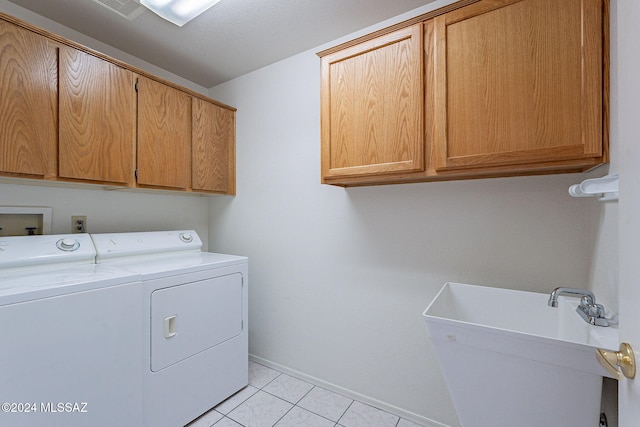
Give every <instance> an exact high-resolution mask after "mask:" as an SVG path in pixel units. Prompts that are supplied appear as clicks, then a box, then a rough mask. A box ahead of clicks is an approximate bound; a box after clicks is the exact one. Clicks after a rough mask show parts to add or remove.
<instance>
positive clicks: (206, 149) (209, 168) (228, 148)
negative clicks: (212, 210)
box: [191, 98, 236, 194]
mask: <svg viewBox="0 0 640 427" xmlns="http://www.w3.org/2000/svg"><path fill="white" fill-rule="evenodd" d="M192 112H193V130H192V141H193V143H192V146H191V150H192V158H191V165H192V166H191V170H192V176H191V186H192V188H193V190H194V191H200V190H202V191H210V192H215V193H222V194H235V193H236V184H235V176H236V173H235V167H236V166H235V165H236V155H235V145H236V144H235V137H236V132H235V129H236V116H235V114H234V112H233V111H231V110H228V109H226V108H222V107H220V106H218V105H215V104H212V103H210V102H206V101H204V100H202V99H198V98H194V99H193V106H192Z"/></svg>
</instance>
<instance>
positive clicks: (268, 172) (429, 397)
mask: <svg viewBox="0 0 640 427" xmlns="http://www.w3.org/2000/svg"><path fill="white" fill-rule="evenodd" d="M439 5H442V3H438V4H437V6H439ZM425 10H426V8H422V9H420V10H418V11H416V12H415V14H418V13H422V12H424V11H425ZM406 18H407V16H402V17H400V18H398V19H396V20H392V21H388V22H385V23H381V24H380V25H378V26H376V28H379V27H383V26H386V25H389V24H391V23H393V22H397V21H399V20H402V19H406ZM376 28H369V29H365V30H363V31H362V32H359V33H358V34H362V33H365V32H369V31H371V30H373V29H376ZM353 36H355V35H352V36H350V37H347V38H351V37H353ZM337 42H338V41H336V43H337ZM332 44H334V43H332ZM328 46H329V45H326V46H319V47H318V48H316V49H313V50H311V51H308V52H305V53H302V54H299V55H297V56H294V57H291V58H289V59H286V60H284V61H281V62H279V63H277V64H274V65H272V66H269V67H266V68H263V69H261V70H258V71H256V72H253V73H251V74H248V75H245V76H243V77H240V78H237V79H235V80H232V81H230V82H227V83H225V84H223V85H220V86H218V87H216V88H213V89H212V91H211V95H212V96H214V97H216V98H217V99H220V100H221V101H222V102H226V103H229V104H231V105H234V106H236V107H237V108H238V113H237V193H238V195H237V196H236V197H235V198H230V197H228V198H216V199H212V200H211V201H210V213H211V216H210V217H211V222H210V246H211V248H212V249H213V250H215V251H220V252H229V253H237V254H244V255H247V256H249V258H250V261H249V265H250V293H249V300H250V302H249V304H250V309H249V310H250V312H249V319H250V320H249V321H250V352H251V353H252V354H253V355H254V356H256V357H257V358H260V359H262V360H265V361H268V362H269V363H273V364H277V365H280V366H282V367H285V368H286V369H291V370H293V371H297V372H299V373H302V374H304V375H307V376H309V377H312V378H315V379H316V380H317V381H319V382H320V383H321V384H324V385H325V386H327V387H330V388H334V389H336V390H341V391H343V392H346V393H348V394H351V395H354V396H355V395H358V394H360V395H362V396H360V397H361V398H363V399H364V400H365V401H368V402H371V403H375V404H377V405H379V406H382V407H384V408H386V409H391V410H394V411H396V413H398V414H400V415H403V416H406V417H408V418H411V419H413V420H415V421H421V422H423V423H425V424H426V423H427V422H428V421H429V420H431V421H433V422H434V423H443V424H445V425H451V426H454V425H458V422H457V419H456V415H455V411H454V409H453V407H452V404H451V402H450V399H449V396H448V393H447V389H446V386H445V384H444V381H443V378H442V375H441V371H440V367H439V365H438V363H437V361H436V359H435V355H434V351H433V348H432V345H431V343H430V342H429V340H428V338H427V336H426V332H425V329H424V325H423V321H422V317H421V313H422V311H423V310H424V308H425V307H426V306H427V304H428V303H429V302H430V301H431V299H432V298H433V297H434V296H435V294H436V292H437V291H438V289H439V288H440V287H441V286H442V284H443V283H444V282H446V281H461V282H467V283H475V284H483V285H490V286H499V287H507V288H515V289H525V290H532V291H539V292H549V291H550V290H551V289H553V288H554V287H556V286H560V285H565V286H573V287H586V286H587V283H588V280H589V276H590V259H591V256H592V253H593V250H592V249H591V248H590V247H589V245H590V244H592V243H593V241H594V240H595V238H593V237H591V236H589V235H588V234H587V233H588V232H589V231H590V228H589V224H590V222H589V221H591V219H590V218H589V215H588V213H587V212H586V211H587V207H588V206H589V205H588V204H589V203H591V201H590V200H584V199H574V198H571V197H569V196H568V194H567V188H568V187H569V185H571V184H574V183H577V182H580V181H581V180H582V179H584V178H585V177H586V176H585V175H582V174H573V175H555V176H542V177H518V178H505V179H490V180H473V181H452V182H443V183H421V184H405V185H390V186H379V187H364V188H352V189H343V188H339V187H332V186H327V185H321V184H320V129H319V120H320V97H319V95H320V94H319V92H320V65H319V64H320V63H319V59H318V57H317V56H316V55H315V52H316V51H319V50H321V49H323V48H325V47H328ZM497 309H499V307H497ZM436 425H437V424H436Z"/></svg>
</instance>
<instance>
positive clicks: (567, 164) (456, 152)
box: [319, 0, 609, 186]
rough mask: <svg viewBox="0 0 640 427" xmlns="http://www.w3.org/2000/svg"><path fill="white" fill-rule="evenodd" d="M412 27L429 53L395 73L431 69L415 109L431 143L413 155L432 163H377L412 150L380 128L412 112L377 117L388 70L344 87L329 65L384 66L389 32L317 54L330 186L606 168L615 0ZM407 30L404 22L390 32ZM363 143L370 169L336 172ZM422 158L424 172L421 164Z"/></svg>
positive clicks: (497, 3) (486, 5)
mask: <svg viewBox="0 0 640 427" xmlns="http://www.w3.org/2000/svg"><path fill="white" fill-rule="evenodd" d="M404 25H405V26H406V28H405V30H406V31H410V30H412V31H414V30H415V28H416V27H419V28H420V30H421V31H422V33H421V34H422V35H423V41H422V46H423V51H422V55H414V56H412V57H411V61H414V63H412V64H411V65H405V64H403V66H401V67H398V68H396V70H395V72H396V73H399V74H402V73H404V72H405V69H407V68H410V67H411V66H413V67H416V66H422V65H424V73H423V74H422V76H423V78H424V90H422V89H416V93H417V94H418V95H419V97H418V99H412V100H411V103H412V106H411V109H412V111H421V112H423V118H424V121H423V123H424V127H423V128H422V129H421V135H420V139H419V141H420V144H421V147H420V148H418V149H416V150H415V153H421V154H422V155H423V158H421V159H418V158H413V159H412V162H413V163H412V165H413V166H416V167H414V168H413V169H412V168H410V167H407V168H406V169H405V170H402V169H401V168H396V169H391V168H385V167H378V168H376V169H374V168H371V167H368V166H370V165H371V164H375V163H378V160H379V159H382V162H379V163H380V164H382V165H387V164H391V165H393V164H394V161H397V160H398V159H400V160H407V158H408V157H406V156H407V153H413V152H414V151H411V149H409V148H408V147H409V145H408V144H403V143H399V142H398V141H403V140H402V139H401V138H394V137H390V135H389V134H385V133H384V132H380V131H378V129H385V126H391V127H393V126H394V123H396V120H397V118H398V117H399V116H401V115H402V114H403V112H404V111H409V110H402V109H396V110H392V113H391V115H389V116H388V115H386V114H382V115H376V114H374V113H373V112H372V110H373V106H375V104H376V101H377V100H378V99H381V98H380V97H377V96H372V95H371V94H372V93H373V94H375V93H376V92H375V90H374V89H372V88H375V87H376V84H377V83H376V82H377V81H378V80H379V76H380V75H383V74H384V73H382V74H381V73H380V72H378V71H376V72H373V73H371V74H369V75H367V74H364V73H363V74H361V75H360V82H361V83H360V84H359V86H353V87H350V86H348V87H347V89H343V86H344V85H343V83H342V81H343V80H347V81H348V80H349V79H351V78H352V77H350V76H351V73H353V71H351V70H349V69H347V68H346V67H343V68H339V67H337V66H332V65H331V64H333V63H334V61H333V58H348V60H350V61H351V62H353V59H352V58H356V56H354V55H357V54H358V52H366V55H368V56H369V57H370V58H369V60H370V62H371V64H367V65H366V66H361V68H362V69H367V70H377V69H378V68H379V64H378V63H377V62H378V61H379V56H376V55H374V52H375V45H376V43H378V41H379V40H383V39H384V37H385V35H386V34H385V32H384V30H382V32H378V33H375V34H374V35H372V36H371V37H364V38H361V39H358V40H356V41H355V42H349V43H347V44H345V45H343V46H344V47H342V46H338V47H336V48H333V49H330V50H328V51H324V52H320V53H319V55H320V56H321V62H322V95H321V100H322V101H321V114H322V118H321V121H322V153H323V154H322V165H323V166H322V182H324V183H329V184H336V185H344V186H350V185H369V184H386V183H395V182H416V181H434V180H447V179H467V178H482V177H492V176H513V175H523V174H541V173H560V172H578V171H584V170H588V169H590V168H592V167H594V166H597V165H600V164H602V163H606V162H607V161H608V154H609V153H608V96H609V92H608V72H609V69H608V59H609V58H608V50H607V49H608V48H607V46H608V0H479V1H478V0H472V1H461V2H458V3H454V4H452V5H449V6H447V8H443V9H439V10H436V11H433V12H430V13H429V14H427V15H424V16H422V17H417V18H415V19H413V20H411V21H408V22H407V23H405V24H404ZM398 27H400V29H402V27H403V24H399V25H397V26H395V27H392V28H391V29H389V33H388V36H390V35H391V34H397V33H398V32H399V30H398ZM372 45H373V46H372ZM392 55H393V54H392ZM393 62H395V63H396V64H400V63H402V61H401V60H400V58H396V59H395V61H391V63H393ZM418 62H419V63H418ZM382 63H390V62H389V61H388V60H387V59H386V58H383V59H382ZM387 74H388V75H392V74H393V70H390V71H387ZM402 93H403V92H399V93H398V94H396V96H400V94H402ZM354 99H355V100H358V101H355V102H354ZM387 102H388V101H387ZM352 110H357V111H352ZM347 111H348V112H347ZM374 118H375V120H374ZM367 119H369V121H367ZM374 121H375V122H376V123H375V126H373V125H371V123H372V122H374ZM406 123H409V121H408V120H407V121H406ZM421 123H422V122H421ZM359 147H366V148H367V151H366V154H367V155H366V159H367V160H370V161H369V162H368V163H367V162H361V163H362V165H354V166H360V167H359V168H358V169H357V172H358V173H354V171H353V170H351V169H349V168H339V167H335V166H340V165H341V163H339V161H342V160H341V159H342V158H341V157H340V155H339V154H341V153H347V154H351V153H358V152H361V151H362V150H361V149H360V148H359ZM359 150H360V151H359ZM328 153H330V154H331V155H329V154H328ZM332 156H333V157H332ZM403 156H405V157H403ZM327 159H329V160H330V161H327ZM335 159H338V161H336V160H335ZM421 162H422V164H423V165H424V167H422V168H421V167H417V165H419V164H421ZM326 164H329V165H330V167H327V166H326Z"/></svg>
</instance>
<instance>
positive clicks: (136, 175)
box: [133, 169, 138, 180]
mask: <svg viewBox="0 0 640 427" xmlns="http://www.w3.org/2000/svg"><path fill="white" fill-rule="evenodd" d="M133 175H134V176H135V177H136V180H137V179H138V169H136V170H134V171H133Z"/></svg>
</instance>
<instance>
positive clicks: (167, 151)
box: [138, 76, 191, 189]
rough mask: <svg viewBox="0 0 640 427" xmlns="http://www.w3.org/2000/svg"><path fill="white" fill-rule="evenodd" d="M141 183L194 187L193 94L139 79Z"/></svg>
mask: <svg viewBox="0 0 640 427" xmlns="http://www.w3.org/2000/svg"><path fill="white" fill-rule="evenodd" d="M138 184H140V185H144V186H154V187H166V188H178V189H187V188H189V187H190V186H191V97H190V96H189V95H187V94H186V93H184V92H181V91H179V90H177V89H174V88H172V87H169V86H166V85H163V84H161V83H158V82H156V81H154V80H151V79H148V78H145V77H142V76H141V77H139V78H138Z"/></svg>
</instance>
